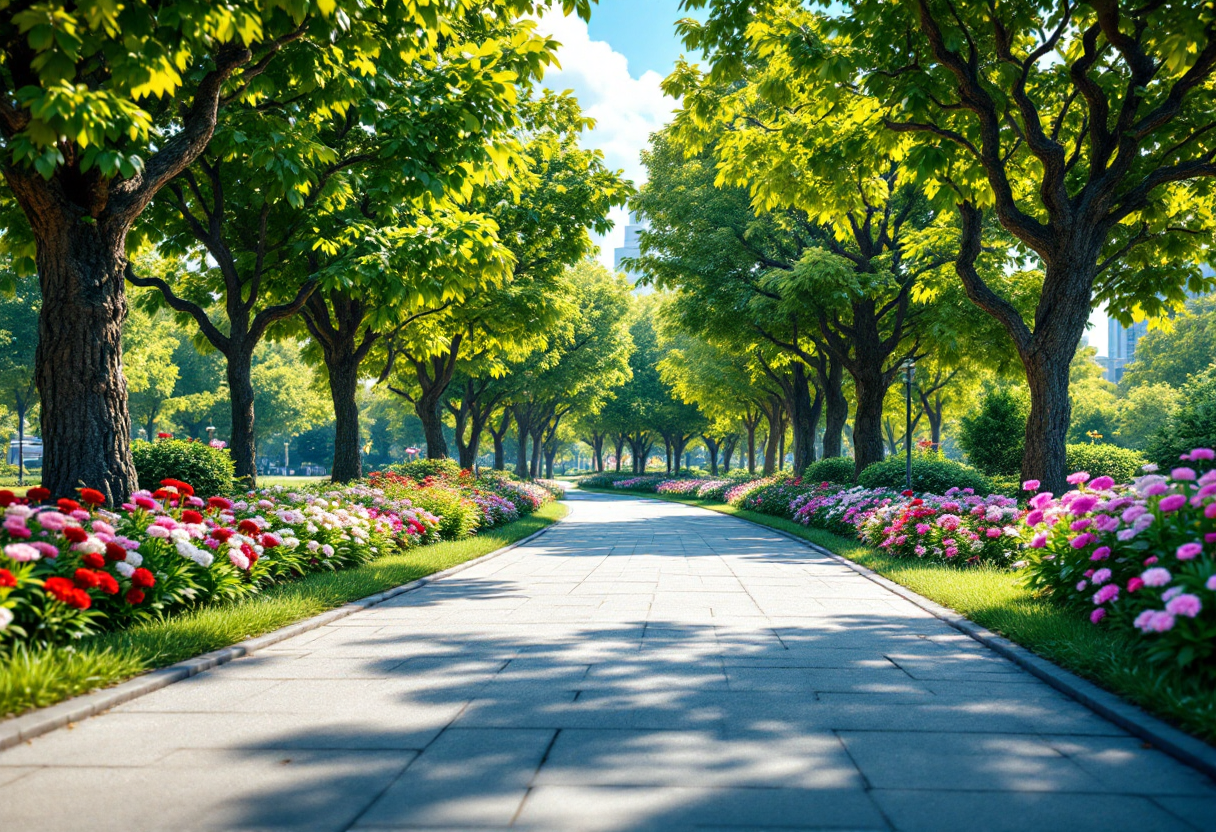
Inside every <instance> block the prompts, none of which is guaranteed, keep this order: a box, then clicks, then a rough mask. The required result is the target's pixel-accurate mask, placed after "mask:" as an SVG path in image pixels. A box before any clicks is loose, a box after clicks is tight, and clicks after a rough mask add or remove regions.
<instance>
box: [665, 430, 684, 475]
mask: <svg viewBox="0 0 1216 832" xmlns="http://www.w3.org/2000/svg"><path fill="white" fill-rule="evenodd" d="M663 458H664V459H665V460H666V461H667V475H668V476H671V440H670V439H668V438H667V437H666V436H664V437H663ZM679 464H680V463H678V462H677V463H676V465H677V466H679Z"/></svg>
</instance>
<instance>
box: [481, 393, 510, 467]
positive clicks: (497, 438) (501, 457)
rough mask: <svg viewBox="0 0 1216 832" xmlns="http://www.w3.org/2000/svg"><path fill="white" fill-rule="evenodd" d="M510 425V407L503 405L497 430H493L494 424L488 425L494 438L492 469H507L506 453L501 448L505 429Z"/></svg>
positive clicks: (505, 433) (505, 432)
mask: <svg viewBox="0 0 1216 832" xmlns="http://www.w3.org/2000/svg"><path fill="white" fill-rule="evenodd" d="M510 427H511V408H509V407H504V408H503V409H502V421H501V422H500V423H499V425H498V430H494V425H493V424H492V423H491V424H490V425H489V426H488V428H487V429H488V430H489V431H490V436H491V437H492V438H493V439H494V470H495V471H505V470H507V455H506V453H505V452H504V449H503V440H504V439H506V437H507V431H508V430H509V429H510Z"/></svg>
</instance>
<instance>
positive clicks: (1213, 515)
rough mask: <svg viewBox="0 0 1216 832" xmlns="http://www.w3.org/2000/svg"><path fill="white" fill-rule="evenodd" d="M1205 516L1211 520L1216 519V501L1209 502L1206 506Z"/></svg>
mask: <svg viewBox="0 0 1216 832" xmlns="http://www.w3.org/2000/svg"><path fill="white" fill-rule="evenodd" d="M1203 516H1204V517H1206V518H1208V519H1209V520H1216V503H1208V504H1207V505H1206V506H1204V509H1203Z"/></svg>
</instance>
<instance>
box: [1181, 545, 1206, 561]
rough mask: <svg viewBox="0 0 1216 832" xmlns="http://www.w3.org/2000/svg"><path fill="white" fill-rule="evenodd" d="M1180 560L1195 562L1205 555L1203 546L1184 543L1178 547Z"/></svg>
mask: <svg viewBox="0 0 1216 832" xmlns="http://www.w3.org/2000/svg"><path fill="white" fill-rule="evenodd" d="M1177 554H1178V560H1194V559H1195V558H1197V557H1199V556H1200V555H1201V554H1203V544H1200V543H1183V544H1182V545H1181V546H1179V547H1178V552H1177Z"/></svg>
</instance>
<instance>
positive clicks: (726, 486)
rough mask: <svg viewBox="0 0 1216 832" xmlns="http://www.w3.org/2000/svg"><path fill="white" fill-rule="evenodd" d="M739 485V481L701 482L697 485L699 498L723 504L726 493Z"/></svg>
mask: <svg viewBox="0 0 1216 832" xmlns="http://www.w3.org/2000/svg"><path fill="white" fill-rule="evenodd" d="M737 484H738V480H700V481H699V484H698V485H697V498H698V499H700V500H714V501H717V502H723V501H725V499H726V492H727V491H729V490H730V489H731V488H734V487H735V485H737Z"/></svg>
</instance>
